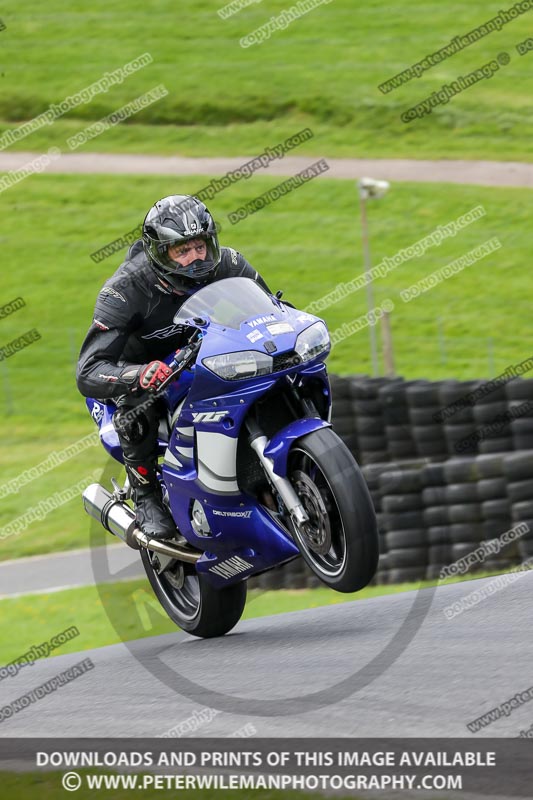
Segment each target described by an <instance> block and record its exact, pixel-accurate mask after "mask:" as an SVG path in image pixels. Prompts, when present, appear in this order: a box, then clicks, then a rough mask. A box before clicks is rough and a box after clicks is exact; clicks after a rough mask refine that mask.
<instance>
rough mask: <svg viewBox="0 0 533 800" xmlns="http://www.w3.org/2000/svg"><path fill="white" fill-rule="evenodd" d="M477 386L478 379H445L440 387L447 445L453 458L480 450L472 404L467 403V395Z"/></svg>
mask: <svg viewBox="0 0 533 800" xmlns="http://www.w3.org/2000/svg"><path fill="white" fill-rule="evenodd" d="M477 386H478V381H443V382H442V383H441V385H440V387H439V400H440V405H441V414H442V415H443V429H444V436H445V439H446V447H447V452H448V456H451V457H452V458H453V457H457V456H458V455H461V456H468V455H474V454H475V453H477V452H478V447H477V437H476V422H475V420H474V413H473V409H472V405H470V404H469V403H465V395H468V394H469V393H470V392H472V391H474V389H476V387H477ZM454 404H456V405H455V406H454ZM449 407H451V408H449ZM448 411H449V413H447V412H448Z"/></svg>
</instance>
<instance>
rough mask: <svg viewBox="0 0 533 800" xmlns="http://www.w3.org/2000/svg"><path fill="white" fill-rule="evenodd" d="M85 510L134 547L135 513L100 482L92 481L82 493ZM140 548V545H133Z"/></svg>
mask: <svg viewBox="0 0 533 800" xmlns="http://www.w3.org/2000/svg"><path fill="white" fill-rule="evenodd" d="M82 497H83V505H84V507H85V511H86V512H87V513H88V514H89V516H91V517H92V518H93V519H96V520H97V521H98V522H99V523H100V524H101V525H103V527H104V528H105V529H106V531H109V533H112V534H113V535H114V536H118V537H119V539H122V541H124V542H126V544H128V545H129V546H130V547H132V542H133V541H134V539H133V531H134V530H135V514H134V513H133V511H132V510H131V508H129V507H128V506H126V505H125V504H124V503H119V502H118V500H115V498H114V497H113V495H112V494H111V492H108V491H107V489H104V487H103V486H101V485H100V484H99V483H91V485H90V486H88V487H87V488H86V489H85V491H84V492H83V494H82ZM135 546H136V548H137V549H139V546H138V545H133V547H135Z"/></svg>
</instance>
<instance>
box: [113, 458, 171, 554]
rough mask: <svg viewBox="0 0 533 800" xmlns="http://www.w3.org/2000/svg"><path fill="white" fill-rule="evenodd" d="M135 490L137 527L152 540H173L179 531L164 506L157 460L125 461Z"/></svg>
mask: <svg viewBox="0 0 533 800" xmlns="http://www.w3.org/2000/svg"><path fill="white" fill-rule="evenodd" d="M124 463H125V466H126V471H127V473H128V477H129V479H130V485H131V488H132V490H133V501H134V503H135V520H136V523H137V527H138V528H140V529H141V531H142V532H143V533H145V534H146V535H147V536H150V537H151V538H152V539H172V538H174V537H177V536H178V535H179V534H178V530H177V528H176V525H175V523H174V521H173V519H172V517H171V516H170V513H169V511H168V510H167V509H166V507H165V506H164V504H163V500H162V494H161V484H160V483H159V480H158V478H157V472H156V464H157V461H156V460H155V459H144V460H143V461H131V460H130V459H124Z"/></svg>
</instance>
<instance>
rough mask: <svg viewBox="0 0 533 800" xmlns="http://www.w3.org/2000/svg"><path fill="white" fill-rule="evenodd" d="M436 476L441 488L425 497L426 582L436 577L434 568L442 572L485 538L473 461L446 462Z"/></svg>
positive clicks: (466, 459)
mask: <svg viewBox="0 0 533 800" xmlns="http://www.w3.org/2000/svg"><path fill="white" fill-rule="evenodd" d="M439 475H441V476H442V478H443V479H444V482H443V484H441V485H440V486H435V485H434V486H433V487H432V491H429V490H428V489H426V492H425V494H424V501H425V504H426V508H425V512H424V521H425V523H426V526H427V529H428V537H429V539H430V541H431V545H430V547H431V548H432V551H431V553H430V557H431V561H430V566H431V569H429V570H428V574H427V577H428V578H429V577H431V578H435V577H437V575H436V572H437V569H436V567H437V565H439V566H440V567H441V568H442V567H445V566H447V565H449V564H452V563H453V562H455V561H457V560H459V559H460V558H463V557H464V556H467V555H468V554H469V553H471V552H472V551H473V550H475V549H476V547H477V545H478V544H479V542H481V541H482V539H483V538H484V536H483V525H482V519H483V517H482V509H481V503H480V500H479V497H478V491H477V469H476V459H475V457H471V458H462V459H449V460H448V461H445V462H444V463H443V464H442V472H441V471H440V470H439ZM475 569H476V567H475V566H474V567H473V568H472V571H475ZM478 569H479V567H478Z"/></svg>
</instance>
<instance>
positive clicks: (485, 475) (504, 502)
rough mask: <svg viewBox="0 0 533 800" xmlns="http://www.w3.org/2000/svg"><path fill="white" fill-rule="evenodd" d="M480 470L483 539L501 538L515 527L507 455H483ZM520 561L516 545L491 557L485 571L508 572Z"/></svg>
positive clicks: (479, 465) (478, 461)
mask: <svg viewBox="0 0 533 800" xmlns="http://www.w3.org/2000/svg"><path fill="white" fill-rule="evenodd" d="M477 467H478V473H479V478H478V484H477V491H478V496H479V499H480V501H481V511H482V515H483V540H484V541H490V540H492V539H499V538H500V537H501V535H502V533H504V532H505V531H508V530H509V529H510V528H511V527H512V525H513V523H512V517H511V501H510V500H509V496H508V492H507V479H506V477H505V474H504V455H503V453H499V454H486V455H480V456H478V458H477ZM519 561H520V554H519V551H518V545H517V543H516V542H514V543H512V544H511V545H509V546H506V547H503V548H502V549H501V550H499V551H498V552H497V553H494V554H492V555H490V556H488V557H487V559H486V560H485V561H484V563H483V569H484V570H485V571H491V570H501V569H507V568H508V567H512V566H513V565H514V564H516V563H518V562H519Z"/></svg>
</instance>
